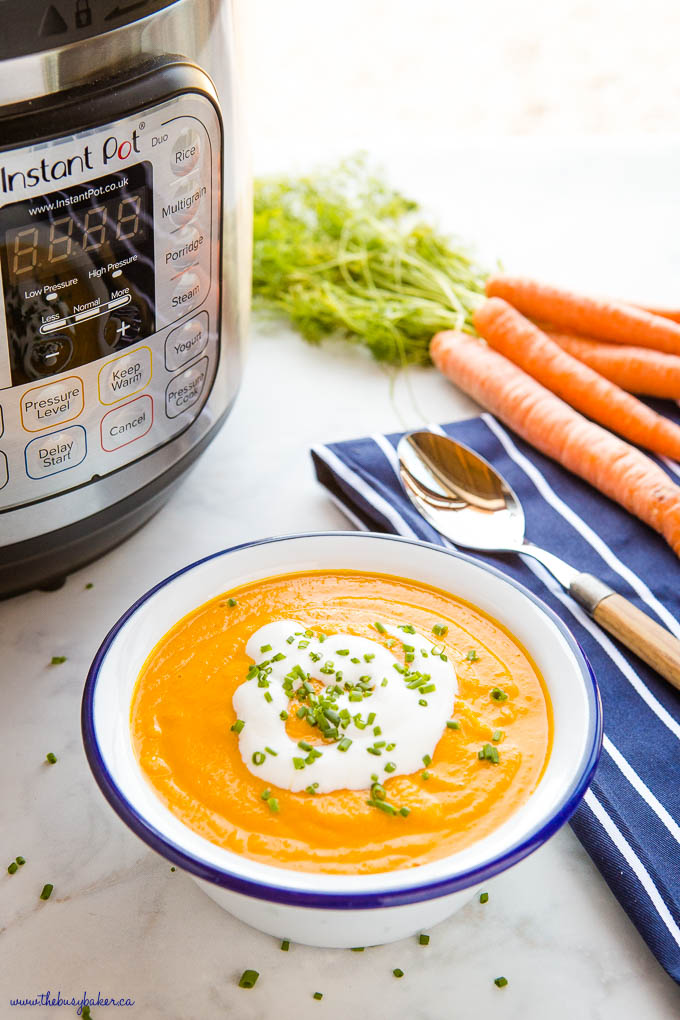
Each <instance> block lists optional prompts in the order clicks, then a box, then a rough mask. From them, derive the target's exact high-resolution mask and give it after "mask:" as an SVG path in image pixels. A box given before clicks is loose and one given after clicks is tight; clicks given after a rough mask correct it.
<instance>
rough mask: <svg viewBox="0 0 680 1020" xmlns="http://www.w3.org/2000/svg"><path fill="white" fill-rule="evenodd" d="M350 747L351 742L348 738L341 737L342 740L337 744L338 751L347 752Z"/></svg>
mask: <svg viewBox="0 0 680 1020" xmlns="http://www.w3.org/2000/svg"><path fill="white" fill-rule="evenodd" d="M351 746H352V741H351V740H350V739H349V737H343V738H342V740H341V741H340V742H339V743H338V751H349V749H350V747H351Z"/></svg>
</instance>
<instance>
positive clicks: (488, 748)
mask: <svg viewBox="0 0 680 1020" xmlns="http://www.w3.org/2000/svg"><path fill="white" fill-rule="evenodd" d="M477 757H478V758H479V759H480V760H481V761H490V762H492V763H493V764H494V765H498V762H499V760H500V759H499V756H498V748H496V747H494V746H493V744H484V747H482V748H481V750H479V751H478V752H477Z"/></svg>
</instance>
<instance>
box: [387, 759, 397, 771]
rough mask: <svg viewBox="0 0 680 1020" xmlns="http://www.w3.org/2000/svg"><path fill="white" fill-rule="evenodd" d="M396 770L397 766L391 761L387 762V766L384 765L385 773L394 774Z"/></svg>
mask: <svg viewBox="0 0 680 1020" xmlns="http://www.w3.org/2000/svg"><path fill="white" fill-rule="evenodd" d="M396 768H397V766H396V765H395V763H394V762H393V761H388V762H387V764H386V765H385V772H394V771H395V770H396Z"/></svg>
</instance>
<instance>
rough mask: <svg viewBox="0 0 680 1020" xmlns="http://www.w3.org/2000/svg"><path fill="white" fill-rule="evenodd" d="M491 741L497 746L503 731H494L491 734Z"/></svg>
mask: <svg viewBox="0 0 680 1020" xmlns="http://www.w3.org/2000/svg"><path fill="white" fill-rule="evenodd" d="M491 739H492V740H493V742H494V744H497V743H498V742H499V741H500V740H502V739H503V730H494V731H493V733H492V734H491Z"/></svg>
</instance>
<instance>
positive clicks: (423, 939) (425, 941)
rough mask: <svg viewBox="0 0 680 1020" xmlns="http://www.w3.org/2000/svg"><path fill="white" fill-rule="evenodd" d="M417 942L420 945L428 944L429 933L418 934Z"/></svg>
mask: <svg viewBox="0 0 680 1020" xmlns="http://www.w3.org/2000/svg"><path fill="white" fill-rule="evenodd" d="M418 942H419V943H420V945H421V946H429V944H430V936H429V935H419V936H418Z"/></svg>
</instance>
